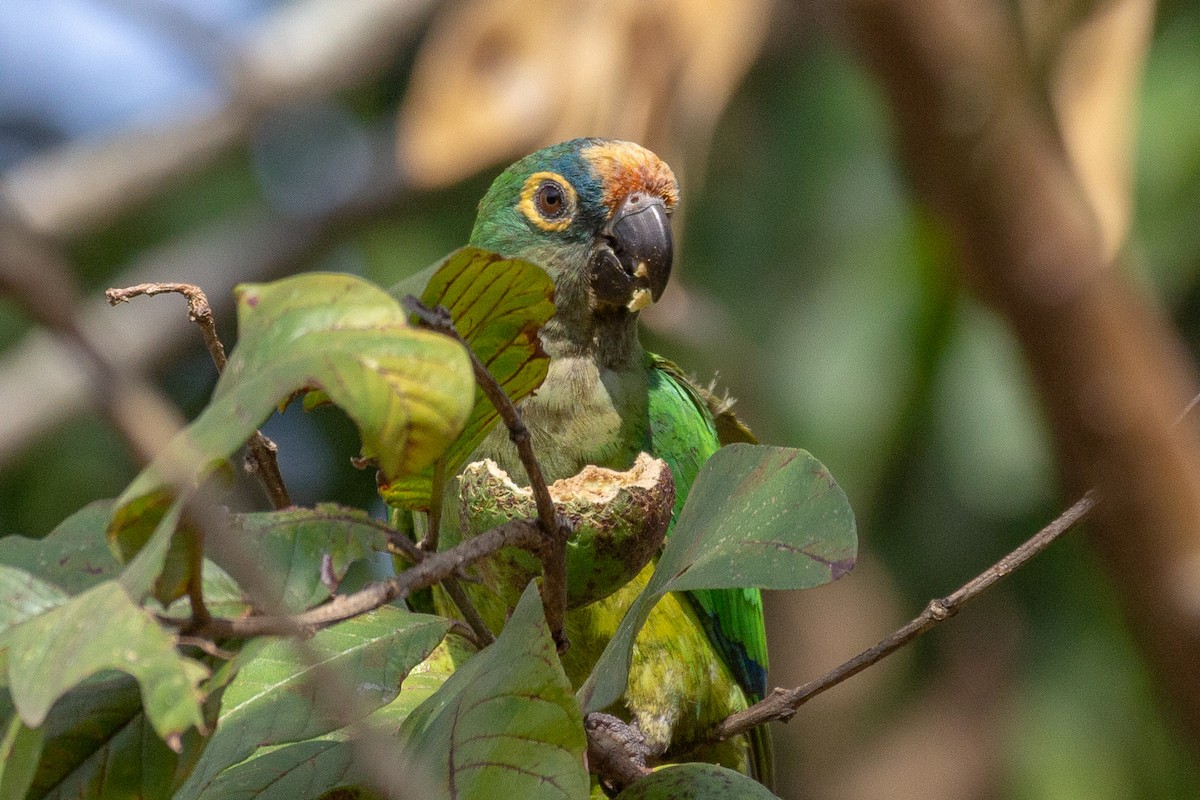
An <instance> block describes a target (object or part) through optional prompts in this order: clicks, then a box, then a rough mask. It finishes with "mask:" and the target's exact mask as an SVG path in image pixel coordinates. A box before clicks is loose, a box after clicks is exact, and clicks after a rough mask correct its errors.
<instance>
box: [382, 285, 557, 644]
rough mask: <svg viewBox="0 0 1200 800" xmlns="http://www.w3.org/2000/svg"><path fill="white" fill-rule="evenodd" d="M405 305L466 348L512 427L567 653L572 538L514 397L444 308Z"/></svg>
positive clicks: (551, 609) (547, 591)
mask: <svg viewBox="0 0 1200 800" xmlns="http://www.w3.org/2000/svg"><path fill="white" fill-rule="evenodd" d="M404 307H405V308H406V309H408V310H409V311H410V312H412V313H413V314H416V315H417V318H418V319H420V320H421V322H422V323H423V324H425V325H426V326H428V327H429V328H431V329H433V330H435V331H437V332H439V333H442V334H445V335H446V336H449V337H450V338H452V339H454V340H455V341H457V342H458V343H459V344H461V345H462V346H463V348H465V349H466V351H467V354H468V355H469V356H470V357H471V366H472V368H473V369H474V371H475V381H476V383H478V384H479V388H480V389H482V390H483V393H484V395H485V396H486V397H487V399H488V401H489V402H491V404H492V405H493V406H495V408H496V411H497V412H498V413H499V414H500V419H502V420H503V421H504V425H505V426H506V427H507V428H508V436H509V438H510V439H511V440H512V442H513V444H514V445H516V448H517V455H518V456H520V458H521V465H522V466H524V467H525V474H526V475H527V476H528V477H529V487H530V489H532V490H533V499H534V502H535V503H536V504H537V512H538V525H539V527H540V528H541V529H542V532H543V533H544V534H545V535H546V537H547V538H548V539H549V545H548V546H546V547H543V548H541V551H540V556H541V559H542V587H541V589H542V605H543V606H544V607H545V610H546V622H547V624H548V625H549V626H550V633H551V635H552V636H553V637H554V643H555V645H556V646H557V647H558V651H559V653H563V652H565V651H566V649H567V646H568V642H567V638H566V634H565V633H564V632H563V622H564V620H565V618H566V613H567V558H566V544H567V539H568V538H569V537H570V528H569V527H568V525H567V523H566V522H565V521H564V520H563V519H562V518H561V517H559V515H558V512H557V511H556V510H555V508H554V500H553V499H551V497H550V488H549V487H548V486H547V485H546V478H545V476H544V475H543V473H542V466H541V464H540V463H539V462H538V460H537V456H536V455H535V454H534V452H533V444H532V442H531V441H530V436H529V429H528V428H526V427H525V423H524V421H522V419H521V414H520V412H518V411H517V407H516V406H515V405H513V402H512V400H510V399H509V397H508V395H507V394H505V392H504V389H503V388H502V387H501V386H500V384H499V383H498V382H497V381H496V379H495V377H493V376H492V374H491V373H490V372H488V369H487V366H486V365H485V364H484V363H483V362H482V361H480V360H479V357H478V356H477V355H475V353H474V351H472V350H471V347H470V345H468V344H467V342H466V341H465V340H464V339H463V338H462V335H461V334H460V333H459V332H458V329H457V328H455V327H454V320H453V319H452V318H451V317H450V312H449V311H447V310H446V309H445V308H443V307H441V306H438V307H437V308H433V309H431V308H429V307H427V306H426V305H424V304H423V303H422V302H421V301H420V300H418V299H417V298H415V297H413V296H412V295H408V296H407V297H405V298H404Z"/></svg>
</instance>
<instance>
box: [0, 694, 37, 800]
mask: <svg viewBox="0 0 1200 800" xmlns="http://www.w3.org/2000/svg"><path fill="white" fill-rule="evenodd" d="M42 735H43V731H42V729H41V728H30V727H28V726H27V725H25V723H23V722H22V721H21V718H20V717H18V716H16V715H15V714H14V715H13V717H12V719H10V720H9V721H8V725H7V726H6V727H5V730H4V738H3V739H0V800H22V798H24V797H25V793H26V792H28V791H29V786H30V784H31V783H33V773H34V771H35V770H36V769H37V763H38V758H39V757H40V756H41V753H42Z"/></svg>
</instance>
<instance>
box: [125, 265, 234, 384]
mask: <svg viewBox="0 0 1200 800" xmlns="http://www.w3.org/2000/svg"><path fill="white" fill-rule="evenodd" d="M156 294H181V295H183V296H184V297H185V298H187V304H188V319H190V320H191V321H192V322H194V323H196V325H198V326H199V327H200V335H201V336H203V337H204V346H205V347H207V348H208V352H209V355H211V356H212V360H213V364H215V365H216V367H217V372H221V371H223V370H224V369H225V345H223V344H221V339H220V337H218V336H217V325H216V321H215V320H214V319H213V313H212V306H210V305H209V304H208V297H206V296H205V294H204V290H203V289H201V288H200V287H199V286H196V285H194V284H191V283H139V284H137V285H136V286H127V287H125V288H124V289H108V290H106V291H105V292H104V297H105V298H106V299H107V300H108V304H109V305H110V306H117V305H120V304H121V303H128V302H129V301H130V300H132V299H133V298H135V297H141V296H142V295H145V296H146V297H153V296H154V295H156Z"/></svg>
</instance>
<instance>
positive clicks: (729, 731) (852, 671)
mask: <svg viewBox="0 0 1200 800" xmlns="http://www.w3.org/2000/svg"><path fill="white" fill-rule="evenodd" d="M1095 506H1096V494H1095V492H1088V493H1087V494H1085V495H1084V496H1083V497H1081V498H1080V499H1079V500H1077V501H1076V502H1075V504H1074V505H1072V506H1071V507H1070V508H1068V509H1067V510H1066V511H1064V512H1063V513H1062V514H1060V515H1059V516H1058V517H1057V518H1055V520H1054V521H1053V522H1051V523H1050V524H1049V525H1047V526H1046V527H1044V528H1042V529H1041V530H1040V531H1038V532H1037V533H1036V534H1034V535H1033V536H1032V537H1030V538H1029V539H1027V540H1026V541H1025V542H1024V543H1023V544H1021V545H1020V546H1019V547H1017V549H1015V550H1013V551H1012V552H1011V553H1009V554H1008V555H1006V556H1005V557H1004V558H1002V559H1000V560H999V561H997V562H996V563H995V564H993V565H992V566H990V567H988V568H987V569H986V570H984V571H983V572H981V573H980V574H979V575H977V576H975V577H974V578H972V579H971V580H970V581H968V582H967V583H965V584H963V585H962V586H960V587H959V588H958V589H956V590H955V591H954V592H953V593H951V594H949V595H947V596H946V597H943V598H941V599H934V600H930V601H929V604H928V605H927V606H925V609H924V610H923V611H922V612H921V613H920V614H918V615H917V616H916V617H914V618H913V619H912V620H911V621H909V622H908V623H907V624H906V625H904V626H903V627H901V628H899V629H897V630H896V631H894V632H893V633H891V634H889V635H888V636H886V637H884V638H883V639H881V640H880V641H879V643H878V644H876V645H875V646H874V647H871V648H869V649H867V650H864V651H862V652H861V653H859V654H858V655H856V656H855V657H854V658H852V659H850V660H849V661H846V662H845V663H843V664H841V665H840V666H838V667H836V668H834V669H832V670H830V671H829V672H827V673H825V674H824V675H822V676H821V677H819V678H817V679H815V680H812V681H809V682H808V683H806V684H804V685H803V686H798V687H796V688H795V689H783V688H778V689H775V690H774V691H772V692H771V694H770V695H768V696H767V697H765V698H764V699H762V700H760V701H759V702H757V703H755V704H754V705H752V706H750V707H749V708H747V709H746V710H745V711H739V712H737V713H736V714H731V715H730V716H729V717H727V718H726V719H725V720H724V721H722V722H721V724H720V725H718V726H717V727H716V728H715V729H714V730H713V733H712V735H711V736H710V740H711V741H724V740H726V739H728V738H730V737H731V736H736V735H737V734H739V733H745V732H746V731H748V730H750V729H751V728H754V727H755V726H757V725H761V724H763V723H765V722H771V721H773V720H780V721H782V722H787V721H788V720H789V719H791V718H792V717H793V716H795V714H796V710H797V709H798V708H800V706H802V705H804V704H805V703H807V702H808V701H809V700H811V699H812V698H814V697H816V696H817V695H819V694H821V693H822V692H824V691H825V690H826V689H829V688H832V687H834V686H836V685H838V684H839V683H841V682H842V681H844V680H846V679H847V678H849V677H851V676H853V675H857V674H858V673H860V672H862V671H863V670H864V669H866V668H867V667H869V666H871V665H872V664H875V663H876V662H878V661H881V660H882V659H884V658H886V657H887V656H889V655H891V654H892V653H894V652H896V651H897V650H899V649H900V648H902V647H904V646H905V645H906V644H908V643H909V642H911V641H913V640H914V639H916V638H917V637H919V636H921V635H922V634H924V633H925V632H926V631H928V630H929V629H930V628H932V627H934V626H935V625H937V624H938V623H939V622H943V621H944V620H947V619H949V618H950V617H952V616H954V615H955V614H957V613H958V612H959V610H960V609H961V608H962V607H963V606H964V605H966V604H967V603H969V602H970V601H971V600H974V599H975V598H976V597H978V596H979V595H980V594H982V593H983V592H985V591H987V589H989V588H990V587H991V586H992V585H993V584H994V583H996V581H998V580H1000V579H1001V578H1003V577H1004V576H1005V575H1008V574H1009V573H1010V572H1012V571H1013V570H1015V569H1017V568H1018V567H1020V566H1022V565H1023V564H1025V562H1027V561H1029V560H1030V559H1031V558H1033V557H1034V556H1036V555H1037V554H1038V553H1040V552H1042V551H1043V550H1045V549H1046V548H1047V547H1049V546H1050V544H1051V542H1053V541H1054V540H1055V539H1057V538H1058V537H1059V536H1061V535H1062V534H1064V533H1066V532H1067V531H1068V530H1070V529H1071V528H1073V527H1074V526H1075V525H1077V524H1078V523H1080V522H1081V521H1083V520H1084V519H1085V518H1086V517H1087V516H1088V514H1090V513H1091V511H1092V509H1093V508H1095Z"/></svg>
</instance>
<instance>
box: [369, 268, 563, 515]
mask: <svg viewBox="0 0 1200 800" xmlns="http://www.w3.org/2000/svg"><path fill="white" fill-rule="evenodd" d="M553 294H554V284H553V282H552V281H551V280H550V276H549V275H547V274H546V273H545V271H544V270H542V269H541V267H537V266H534V265H533V264H530V263H528V262H526V261H518V260H516V259H505V258H501V257H500V256H499V255H497V254H495V253H492V252H489V251H487V250H480V249H478V248H475V247H464V248H463V249H461V250H457V251H455V252H454V253H452V254H451V255H450V256H449V257H448V258H447V259H446V260H445V261H443V262H442V264H441V266H440V267H439V268H438V270H437V271H436V272H434V274H433V276H432V277H431V278H430V279H429V283H428V285H427V286H426V287H425V289H424V291H423V292H422V294H421V302H422V303H424V304H425V305H427V306H429V307H431V308H432V307H433V306H438V305H440V306H445V307H446V309H447V310H449V311H450V316H451V317H452V318H453V319H454V324H455V326H456V327H457V329H458V332H459V333H460V334H461V335H462V337H463V339H464V340H465V341H466V342H467V345H468V346H470V348H471V350H472V352H474V353H475V355H476V356H478V357H479V360H480V361H482V362H483V363H484V365H485V366H486V367H487V368H488V371H489V372H490V373H491V374H492V377H493V378H495V379H496V381H497V382H499V384H500V386H501V388H503V389H504V391H505V392H506V393H507V394H508V396H509V398H511V399H512V400H513V402H517V401H519V400H521V399H522V398H524V397H526V396H528V395H529V394H530V393H531V392H532V391H533V390H534V389H536V388H537V387H538V386H540V385H541V383H542V381H543V380H545V378H546V370H547V368H548V366H549V363H550V361H549V358H548V357H547V356H546V354H545V353H544V352H542V347H541V342H540V340H539V339H538V331H539V330H540V329H541V327H542V325H544V324H546V321H547V320H549V319H550V317H552V316H553V315H554V303H553V302H552V301H551V298H552V297H553ZM497 418H498V415H497V413H496V409H495V408H494V407H493V406H492V404H491V403H490V402H488V400H487V398H486V397H484V396H483V391H482V390H480V389H479V388H478V387H477V388H476V390H475V402H474V405H473V406H472V408H471V415H470V418H469V419H468V420H467V423H466V425H465V427H464V428H463V432H462V434H461V435H460V436H459V437H458V439H456V440H455V441H454V443H453V444H452V445H451V446H450V448H449V449H448V450H447V451H446V454H445V456H444V457H445V459H446V466H447V468H446V474H448V475H453V474H455V473H456V472H457V471H458V469H459V467H461V466H462V465H463V464H464V463H466V460H467V457H468V456H470V454H471V453H472V452H473V451H474V450H475V448H477V447H478V446H479V445H480V443H481V442H482V441H483V440H484V438H485V437H486V436H487V434H488V431H490V430H491V429H492V426H493V425H495V424H496V420H497ZM432 485H433V470H432V469H426V470H424V471H422V472H420V473H418V474H415V475H409V476H405V477H402V478H400V479H399V480H394V481H380V493H381V494H382V495H383V497H384V499H385V500H387V501H388V502H389V503H391V504H392V505H397V506H403V507H405V508H410V509H417V510H425V509H428V508H429V494H430V490H431V488H432Z"/></svg>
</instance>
